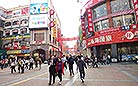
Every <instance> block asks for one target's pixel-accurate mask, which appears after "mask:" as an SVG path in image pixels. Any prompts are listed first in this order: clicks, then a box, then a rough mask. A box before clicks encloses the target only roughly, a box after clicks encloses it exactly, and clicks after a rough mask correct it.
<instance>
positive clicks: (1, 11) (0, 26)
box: [0, 7, 6, 59]
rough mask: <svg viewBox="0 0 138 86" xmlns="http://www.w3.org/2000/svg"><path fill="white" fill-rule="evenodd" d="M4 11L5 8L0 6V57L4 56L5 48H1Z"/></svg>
mask: <svg viewBox="0 0 138 86" xmlns="http://www.w3.org/2000/svg"><path fill="white" fill-rule="evenodd" d="M5 11H6V9H4V8H2V7H0V59H3V58H5V56H6V50H4V49H3V48H2V37H3V29H4V21H5Z"/></svg>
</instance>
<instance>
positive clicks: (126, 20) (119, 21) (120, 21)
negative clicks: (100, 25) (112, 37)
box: [113, 14, 135, 27]
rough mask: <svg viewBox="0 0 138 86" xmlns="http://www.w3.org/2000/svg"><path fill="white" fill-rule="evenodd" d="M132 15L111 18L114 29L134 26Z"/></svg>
mask: <svg viewBox="0 0 138 86" xmlns="http://www.w3.org/2000/svg"><path fill="white" fill-rule="evenodd" d="M134 23H135V21H134V15H133V14H130V15H122V16H117V17H114V18H113V24H114V27H120V26H127V25H131V24H134Z"/></svg>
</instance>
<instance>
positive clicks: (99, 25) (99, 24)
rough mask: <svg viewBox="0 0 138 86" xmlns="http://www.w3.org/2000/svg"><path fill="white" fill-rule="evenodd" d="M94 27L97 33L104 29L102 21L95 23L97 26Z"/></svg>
mask: <svg viewBox="0 0 138 86" xmlns="http://www.w3.org/2000/svg"><path fill="white" fill-rule="evenodd" d="M94 27H95V29H94V30H95V32H97V31H100V29H101V28H102V27H101V21H99V22H97V23H95V24H94Z"/></svg>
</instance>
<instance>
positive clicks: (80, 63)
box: [77, 59, 87, 70]
mask: <svg viewBox="0 0 138 86" xmlns="http://www.w3.org/2000/svg"><path fill="white" fill-rule="evenodd" d="M77 67H78V69H79V70H84V67H85V68H86V69H87V66H86V64H85V62H84V61H83V60H81V59H79V60H78V62H77Z"/></svg>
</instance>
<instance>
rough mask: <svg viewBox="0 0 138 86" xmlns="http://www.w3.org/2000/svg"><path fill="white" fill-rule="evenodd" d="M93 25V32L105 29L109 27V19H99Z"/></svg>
mask: <svg viewBox="0 0 138 86" xmlns="http://www.w3.org/2000/svg"><path fill="white" fill-rule="evenodd" d="M94 27H95V29H94V30H95V32H97V31H100V30H104V29H107V28H108V27H109V20H108V19H106V20H103V21H99V22H97V23H95V24H94Z"/></svg>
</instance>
